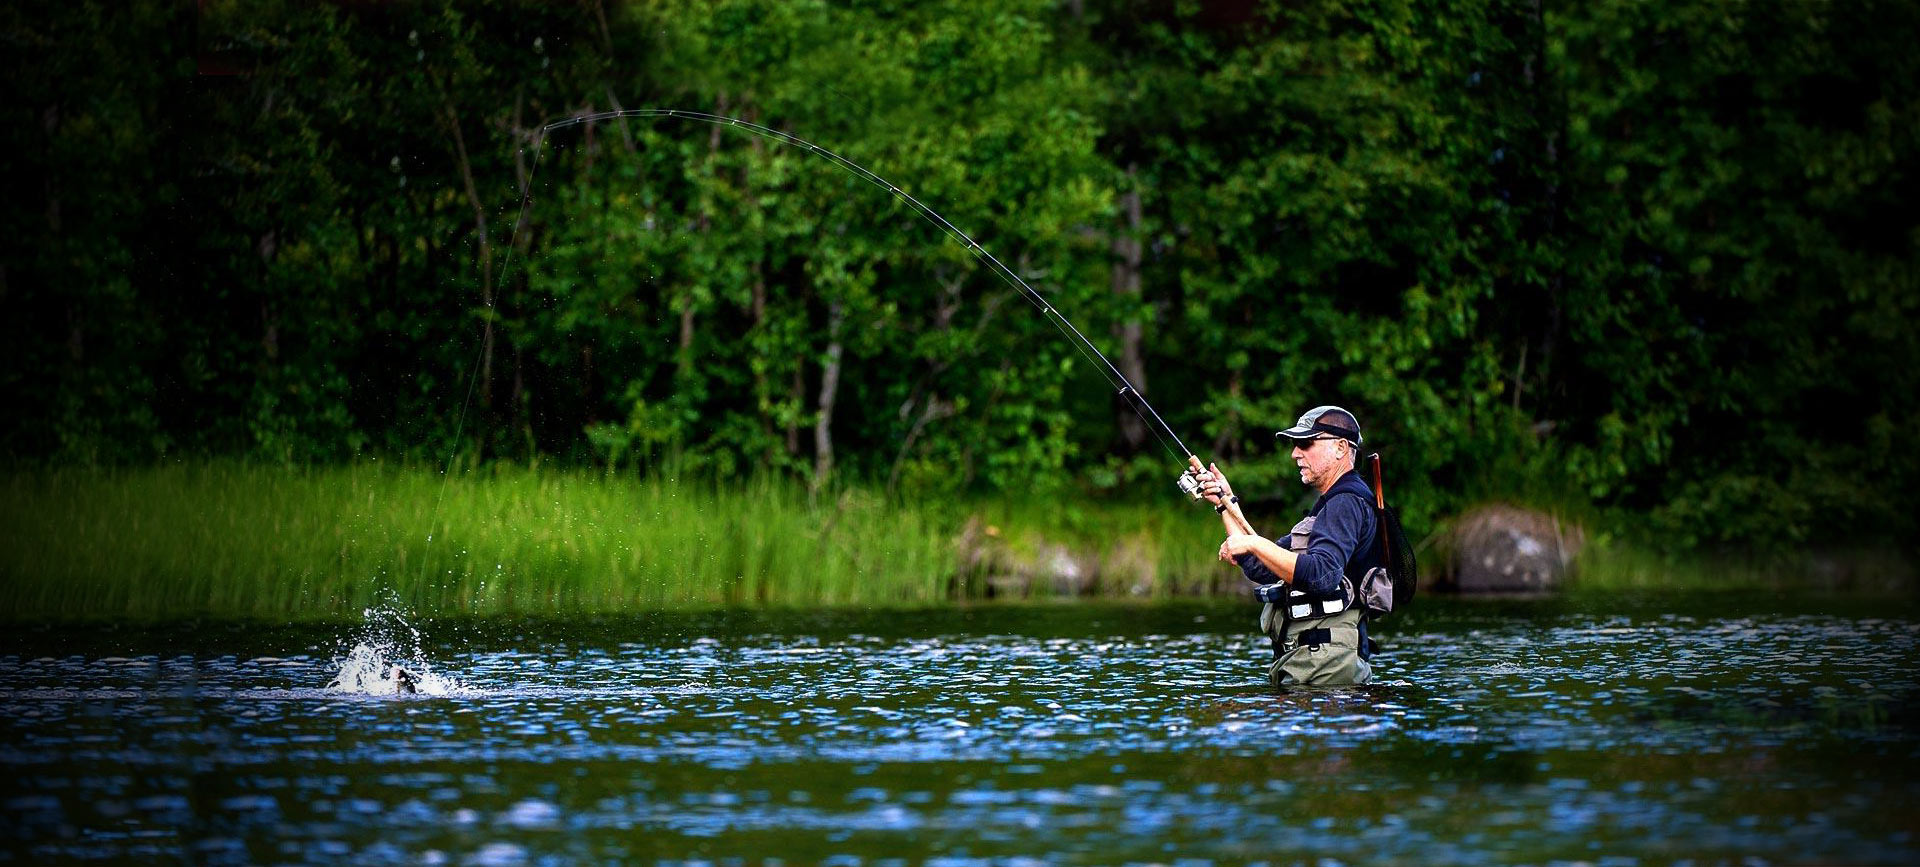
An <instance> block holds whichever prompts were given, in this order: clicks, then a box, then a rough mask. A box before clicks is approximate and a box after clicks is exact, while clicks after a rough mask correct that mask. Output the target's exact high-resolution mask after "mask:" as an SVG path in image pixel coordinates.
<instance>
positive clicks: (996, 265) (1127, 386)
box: [514, 108, 1197, 461]
mask: <svg viewBox="0 0 1920 867" xmlns="http://www.w3.org/2000/svg"><path fill="white" fill-rule="evenodd" d="M622 118H649V119H657V118H669V119H675V120H692V121H700V122H702V123H708V124H713V125H715V126H722V127H732V128H736V129H742V130H746V131H747V132H750V133H753V134H755V135H758V136H761V137H762V138H766V139H769V140H772V141H775V142H779V143H780V144H784V145H787V146H789V147H793V148H797V149H799V150H803V151H806V152H808V153H812V154H816V155H819V156H821V157H824V158H826V159H827V160H828V161H830V162H832V163H833V164H834V165H837V166H839V167H841V168H842V169H845V170H846V171H847V172H849V173H851V174H852V175H854V176H855V177H857V178H860V179H861V180H864V181H867V182H868V183H871V184H873V185H874V186H877V187H880V188H881V189H884V190H886V191H887V192H888V193H890V194H892V195H893V196H894V197H895V198H896V199H898V200H900V201H902V202H905V203H906V204H907V205H908V206H910V207H912V208H913V210H914V212H915V213H917V214H919V215H920V217H921V218H922V219H924V220H927V221H928V222H931V223H933V224H934V225H935V226H937V227H938V228H939V229H940V230H941V231H942V232H945V233H946V234H947V236H948V237H951V238H953V239H954V240H956V241H959V242H960V243H961V245H963V246H965V247H966V248H967V251H968V252H970V253H972V254H973V255H974V257H975V258H976V259H979V260H981V261H983V262H985V263H987V265H988V266H989V268H988V270H990V271H992V272H993V273H994V274H995V276H998V277H999V278H1000V279H1001V281H1002V282H1004V283H1006V284H1007V285H1008V286H1011V287H1012V288H1014V289H1015V290H1017V291H1018V292H1019V293H1020V296H1021V297H1023V298H1025V299H1026V300H1027V301H1028V302H1029V303H1031V304H1033V306H1034V307H1036V308H1038V309H1039V310H1040V312H1041V314H1042V315H1043V316H1044V317H1045V318H1046V319H1047V320H1048V321H1049V322H1052V323H1053V326H1054V328H1055V329H1057V330H1059V331H1060V333H1061V335H1063V336H1065V337H1066V338H1067V339H1068V342H1070V343H1072V344H1073V346H1074V348H1075V349H1077V350H1079V352H1080V354H1081V356H1083V357H1085V358H1086V359H1087V361H1088V363H1090V364H1092V365H1093V367H1094V369H1095V370H1097V371H1099V372H1100V375H1101V376H1102V377H1104V378H1105V379H1106V380H1107V384H1108V385H1109V386H1111V387H1113V388H1115V389H1116V394H1117V395H1118V396H1119V397H1120V398H1121V399H1122V400H1124V401H1126V403H1127V406H1128V407H1129V408H1131V409H1132V410H1133V412H1134V414H1135V415H1138V416H1139V417H1140V420H1141V421H1142V422H1143V423H1145V425H1146V428H1147V430H1148V431H1150V432H1151V433H1152V434H1153V436H1154V438H1155V439H1156V440H1158V441H1159V443H1160V445H1161V447H1162V448H1165V449H1166V450H1167V452H1168V453H1169V454H1172V455H1173V456H1174V457H1175V458H1177V459H1178V458H1185V459H1187V460H1189V461H1194V460H1197V459H1195V458H1194V454H1193V451H1192V450H1190V449H1188V448H1187V446H1186V443H1184V442H1181V440H1180V436H1179V435H1178V434H1176V433H1174V432H1173V428H1172V427H1170V426H1168V425H1167V423H1166V421H1165V420H1164V419H1162V418H1161V417H1160V413H1159V412H1157V411H1155V410H1154V408H1153V405H1152V404H1149V403H1147V399H1146V397H1145V396H1143V395H1141V394H1140V390H1139V389H1138V388H1135V387H1134V385H1133V382H1132V381H1130V380H1128V379H1127V377H1126V374H1124V373H1121V372H1120V369H1119V368H1118V367H1116V366H1114V364H1113V362H1112V361H1111V360H1110V359H1108V358H1107V355H1106V353H1104V352H1101V351H1100V347H1098V346H1096V345H1094V343H1093V341H1091V340H1089V339H1087V336H1086V335H1085V334H1083V333H1081V331H1080V329H1079V328H1077V327H1075V326H1074V324H1073V323H1072V322H1071V321H1069V320H1068V319H1067V317H1066V315H1065V314H1063V313H1061V312H1060V311H1059V309H1058V308H1055V307H1054V306H1053V302H1051V301H1049V300H1047V297H1046V296H1045V295H1043V294H1041V293H1040V291H1039V290H1037V289H1035V288H1033V287H1032V286H1030V285H1028V284H1027V281H1025V280H1023V279H1021V278H1020V275H1019V274H1016V273H1014V271H1013V269H1011V268H1008V267H1007V266H1006V264H1005V263H1003V262H1001V261H1000V259H999V258H998V257H996V256H994V255H993V254H992V253H991V252H988V251H987V249H986V248H985V247H982V246H981V245H980V242H978V241H975V240H974V239H973V238H972V237H971V236H969V235H968V234H967V233H965V232H962V231H960V229H959V228H958V227H957V226H955V225H953V223H951V222H949V221H948V220H947V218H945V217H942V216H940V214H939V212H937V211H935V210H934V209H932V208H930V207H927V206H926V205H925V204H923V203H921V201H920V200H919V199H916V198H914V197H913V196H912V195H911V194H910V193H908V192H907V191H905V190H902V189H900V187H899V185H897V184H895V183H893V182H892V181H889V180H887V179H886V178H883V177H881V176H879V175H877V174H875V173H873V172H872V171H869V170H868V169H867V168H866V167H865V166H862V165H860V164H859V163H856V162H854V161H852V160H850V159H847V158H846V157H843V156H841V155H839V154H837V153H834V152H833V151H830V150H827V149H826V148H823V147H821V146H819V145H816V144H814V143H813V142H810V141H807V140H806V139H803V138H800V137H799V136H796V135H793V134H791V133H786V132H782V131H780V130H777V129H773V128H770V127H766V126H762V125H760V124H757V123H754V122H752V121H747V120H741V119H740V118H737V117H727V116H725V115H718V114H709V113H706V112H699V111H683V110H680V109H664V108H635V109H623V110H619V111H605V112H598V113H594V114H585V115H578V116H575V117H571V118H567V119H565V120H560V121H555V122H553V123H550V124H547V125H546V126H544V127H542V128H541V130H540V136H541V141H544V140H545V138H546V135H547V134H548V133H550V132H553V131H555V130H559V129H563V128H566V127H570V126H577V125H580V124H588V123H595V122H598V121H603V120H615V119H622ZM535 147H536V149H538V148H539V144H538V143H536V145H535ZM539 159H540V156H539V154H538V153H536V155H535V157H534V167H535V169H536V170H537V169H538V167H539ZM528 188H529V189H531V188H532V181H531V175H530V176H529V181H528ZM524 213H525V203H524V202H523V203H522V215H523V216H524ZM514 236H515V240H516V241H517V240H518V236H519V226H518V225H516V226H515V228H514ZM1169 440H1171V442H1169Z"/></svg>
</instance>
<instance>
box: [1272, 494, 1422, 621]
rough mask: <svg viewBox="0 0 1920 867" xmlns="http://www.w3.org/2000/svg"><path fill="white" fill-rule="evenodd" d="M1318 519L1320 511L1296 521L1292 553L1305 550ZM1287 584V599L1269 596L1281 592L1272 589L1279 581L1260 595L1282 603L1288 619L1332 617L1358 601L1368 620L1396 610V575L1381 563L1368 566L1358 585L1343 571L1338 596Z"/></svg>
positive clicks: (1292, 535)
mask: <svg viewBox="0 0 1920 867" xmlns="http://www.w3.org/2000/svg"><path fill="white" fill-rule="evenodd" d="M1317 519H1318V516H1317V515H1309V516H1307V517H1305V518H1301V519H1300V522H1299V523H1297V524H1294V525H1293V532H1292V533H1291V534H1290V535H1289V536H1288V539H1287V547H1288V548H1289V549H1290V550H1292V551H1293V553H1295V554H1303V553H1306V550H1307V539H1308V537H1309V536H1311V535H1313V522H1314V521H1315V520H1317ZM1383 531H1384V528H1377V529H1376V532H1383ZM1285 587H1286V591H1287V592H1286V597H1285V598H1284V600H1283V599H1274V598H1270V597H1274V596H1278V595H1279V594H1278V593H1275V592H1273V591H1275V590H1277V589H1279V585H1268V586H1267V587H1264V588H1261V589H1262V590H1263V591H1265V592H1263V593H1261V594H1260V597H1261V600H1262V601H1267V602H1276V603H1280V604H1279V607H1280V609H1281V612H1282V613H1283V615H1284V616H1285V617H1286V619H1288V620H1307V619H1311V618H1318V617H1331V616H1333V615H1335V614H1339V613H1340V612H1342V611H1345V610H1347V609H1349V608H1352V607H1353V606H1355V605H1364V606H1366V613H1367V618H1368V619H1369V620H1378V619H1380V618H1382V617H1385V616H1387V614H1388V612H1391V611H1392V610H1393V579H1392V577H1391V576H1389V575H1388V574H1387V570H1386V568H1385V567H1382V566H1375V567H1373V568H1371V569H1368V570H1367V573H1366V574H1365V575H1363V576H1361V578H1360V582H1359V585H1358V586H1355V584H1354V580H1353V578H1352V576H1349V575H1346V574H1342V575H1341V576H1340V595H1339V597H1338V598H1330V599H1315V598H1313V597H1312V596H1309V595H1307V594H1305V593H1302V592H1300V591H1299V590H1296V589H1294V585H1293V584H1292V583H1291V582H1289V583H1287V584H1286V585H1285Z"/></svg>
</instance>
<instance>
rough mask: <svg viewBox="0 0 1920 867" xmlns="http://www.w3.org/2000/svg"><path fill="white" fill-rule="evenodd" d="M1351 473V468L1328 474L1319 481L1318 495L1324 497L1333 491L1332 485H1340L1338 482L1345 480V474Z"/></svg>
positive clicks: (1342, 468) (1343, 468)
mask: <svg viewBox="0 0 1920 867" xmlns="http://www.w3.org/2000/svg"><path fill="white" fill-rule="evenodd" d="M1351 472H1353V468H1352V467H1341V468H1340V469H1339V470H1338V471H1337V472H1334V473H1330V474H1328V475H1327V477H1326V478H1324V479H1321V480H1320V495H1321V496H1326V493H1327V492H1328V491H1331V490H1333V486H1334V485H1337V484H1340V480H1341V479H1344V478H1346V477H1347V474H1348V473H1351Z"/></svg>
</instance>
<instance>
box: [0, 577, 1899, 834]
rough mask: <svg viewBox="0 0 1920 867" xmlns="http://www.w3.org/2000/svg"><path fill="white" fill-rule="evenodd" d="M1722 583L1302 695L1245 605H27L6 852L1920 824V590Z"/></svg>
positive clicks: (1417, 619)
mask: <svg viewBox="0 0 1920 867" xmlns="http://www.w3.org/2000/svg"><path fill="white" fill-rule="evenodd" d="M1712 604H1713V600H1707V599H1700V598H1686V599H1667V600H1664V601H1659V600H1645V599H1642V600H1638V601H1635V602H1630V603H1622V602H1619V601H1618V600H1611V599H1606V600H1602V599H1583V600H1576V601H1567V600H1538V601H1526V602H1474V601H1465V600H1447V599H1438V598H1423V599H1421V600H1419V604H1418V607H1416V608H1414V609H1413V610H1411V611H1409V612H1406V614H1405V615H1404V616H1403V615H1395V618H1393V619H1390V620H1389V621H1388V622H1387V623H1386V624H1383V626H1382V628H1381V629H1379V631H1378V637H1379V638H1380V639H1381V641H1382V643H1383V644H1384V645H1385V646H1386V649H1387V652H1386V653H1385V654H1383V655H1382V656H1380V657H1377V658H1376V660H1375V663H1376V676H1377V678H1378V681H1377V682H1376V684H1375V685H1373V686H1370V687H1366V688H1359V689H1345V690H1315V691H1305V692H1293V693H1284V694H1282V693H1275V692H1273V691H1272V690H1270V689H1269V688H1268V687H1267V686H1266V685H1265V683H1264V680H1263V678H1264V672H1265V662H1266V660H1267V659H1269V658H1270V652H1269V651H1268V649H1267V648H1266V646H1265V644H1264V642H1263V641H1262V640H1260V639H1258V638H1257V637H1256V636H1254V635H1253V634H1252V621H1253V619H1254V615H1255V613H1256V612H1255V611H1254V610H1253V609H1251V608H1249V607H1245V606H1242V605H1229V604H1225V603H1210V604H1177V605H1164V606H1116V605H1103V604H1088V605H1058V606H1029V607H995V606H976V607H970V608H954V609H947V610H938V611H927V612H906V613H902V612H881V613H834V614H820V615H811V614H759V613H731V614H723V615H652V616H636V617H634V618H629V619H593V620H575V621H563V620H547V621H532V620H524V621H523V620H515V621H463V622H442V623H425V624H414V625H412V626H409V625H408V624H407V623H406V622H404V621H403V620H401V619H399V618H397V617H394V616H392V615H391V613H380V614H381V616H380V617H378V618H376V622H374V623H372V624H370V625H360V626H341V627H338V628H317V627H311V626H308V627H298V628H295V627H271V626H261V625H257V624H223V623H215V624H204V623H203V624H183V625H174V626H153V627H141V628H128V627H120V628H116V629H107V628H99V627H94V628H77V627H66V628H59V629H55V628H30V629H25V630H20V629H15V630H12V631H11V632H10V633H9V634H8V635H7V637H5V638H4V639H0V708H3V709H4V710H3V713H4V722H0V726H3V727H4V731H5V737H4V744H3V745H0V773H4V775H5V780H4V782H0V812H3V813H4V818H0V838H3V839H4V840H5V846H4V849H0V853H3V857H4V859H5V860H8V861H16V862H37V863H46V862H66V863H72V862H88V861H128V860H141V861H153V860H176V861H177V860H189V861H193V862H198V863H208V864H227V863H231V864H258V863H285V862H313V861H350V862H356V863H418V864H523V863H526V864H540V863H563V862H565V863H571V862H584V861H595V862H614V863H634V862H656V861H678V862H709V863H716V864H726V863H755V864H757V863H774V862H786V863H837V864H885V863H907V862H923V861H936V862H938V863H944V864H975V863H980V864H986V863H1034V862H1041V861H1045V862H1069V863H1088V864H1116V863H1179V864H1204V863H1236V864H1237V863H1247V862H1270V863H1282V864H1285V863H1300V864H1315V865H1320V864H1377V863H1384V862H1402V863H1404V862H1417V863H1425V864H1473V865H1478V864H1484V863H1489V862H1500V863H1591V864H1605V865H1628V864H1793V863H1834V862H1844V863H1887V864H1897V863H1915V862H1920V841H1917V840H1916V839H1915V836H1914V835H1915V832H1916V830H1920V778H1916V775H1915V773H1914V772H1915V770H1916V768H1920V762H1916V759H1920V730H1917V727H1916V725H1915V720H1916V716H1915V713H1914V711H1913V710H1912V707H1913V705H1914V700H1915V698H1916V683H1917V681H1920V675H1917V674H1916V671H1920V666H1917V665H1916V663H1920V646H1917V645H1920V642H1917V641H1916V639H1917V638H1920V625H1917V624H1920V620H1917V618H1916V613H1917V611H1916V608H1915V607H1914V605H1913V604H1912V603H1911V602H1910V601H1906V600H1896V601H1891V602H1889V601H1884V600H1883V601H1873V600H1846V599H1831V598H1820V597H1813V598H1807V599H1765V600H1756V599H1750V598H1742V599H1741V600H1739V601H1738V602H1737V603H1736V604H1738V605H1741V606H1743V608H1742V610H1735V611H1726V610H1714V609H1713V608H1712V607H1710V606H1711V605H1712ZM416 630H417V633H416ZM356 649H358V652H359V653H360V655H359V656H356V655H355V652H356ZM396 658H397V659H404V660H406V661H407V662H408V664H409V665H411V666H412V667H414V669H415V670H417V671H420V672H421V674H422V677H423V682H422V688H423V693H425V694H419V695H411V696H395V695H382V694H379V693H380V692H381V691H383V690H385V689H387V688H389V687H390V684H389V683H388V682H386V681H385V680H383V679H382V678H383V676H384V674H385V673H386V671H387V670H388V669H387V667H386V663H387V662H388V661H390V660H392V659H396ZM336 681H339V682H336ZM330 684H332V686H330Z"/></svg>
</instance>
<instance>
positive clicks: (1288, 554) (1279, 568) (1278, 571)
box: [1248, 537, 1300, 584]
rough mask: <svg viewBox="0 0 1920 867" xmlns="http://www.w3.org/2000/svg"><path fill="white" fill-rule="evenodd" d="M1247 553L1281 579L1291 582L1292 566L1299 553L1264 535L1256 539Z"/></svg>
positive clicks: (1298, 559)
mask: <svg viewBox="0 0 1920 867" xmlns="http://www.w3.org/2000/svg"><path fill="white" fill-rule="evenodd" d="M1248 553H1250V554H1252V555H1253V556H1254V557H1256V558H1258V559H1259V560H1260V563H1261V564H1262V565H1264V566H1266V567H1267V571H1269V572H1272V573H1273V574H1275V575H1278V576H1280V580H1281V581H1283V582H1285V583H1287V584H1292V583H1293V567H1294V564H1295V563H1298V562H1299V561H1300V557H1299V555H1297V554H1295V553H1293V552H1292V551H1289V550H1287V549H1285V548H1282V547H1280V546H1279V545H1278V544H1276V543H1275V542H1274V541H1273V540H1272V539H1267V538H1264V537H1262V538H1258V539H1256V540H1255V541H1254V543H1253V547H1252V548H1251V549H1249V550H1248Z"/></svg>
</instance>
